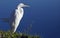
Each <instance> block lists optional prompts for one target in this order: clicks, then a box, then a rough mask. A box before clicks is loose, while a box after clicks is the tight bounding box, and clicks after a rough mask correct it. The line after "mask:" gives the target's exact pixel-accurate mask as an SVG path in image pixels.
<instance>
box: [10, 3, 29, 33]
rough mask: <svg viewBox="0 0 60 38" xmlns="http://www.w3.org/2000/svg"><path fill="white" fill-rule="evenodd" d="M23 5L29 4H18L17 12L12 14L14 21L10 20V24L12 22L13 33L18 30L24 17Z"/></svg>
mask: <svg viewBox="0 0 60 38" xmlns="http://www.w3.org/2000/svg"><path fill="white" fill-rule="evenodd" d="M23 7H29V6H27V5H24V4H23V3H20V4H19V5H18V6H17V9H16V10H15V13H14V14H13V16H12V21H11V20H10V21H11V22H10V24H11V27H12V31H13V33H14V32H15V31H16V29H17V27H18V25H19V23H20V21H21V19H22V17H23V14H24V10H23Z"/></svg>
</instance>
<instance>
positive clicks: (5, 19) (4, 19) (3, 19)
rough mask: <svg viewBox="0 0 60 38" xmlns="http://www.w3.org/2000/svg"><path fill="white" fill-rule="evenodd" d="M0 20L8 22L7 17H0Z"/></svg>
mask: <svg viewBox="0 0 60 38" xmlns="http://www.w3.org/2000/svg"><path fill="white" fill-rule="evenodd" d="M0 20H1V21H3V22H9V19H8V18H0Z"/></svg>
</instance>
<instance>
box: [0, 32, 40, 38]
mask: <svg viewBox="0 0 60 38" xmlns="http://www.w3.org/2000/svg"><path fill="white" fill-rule="evenodd" d="M0 38H40V37H39V36H37V35H36V36H33V35H27V34H22V33H11V32H10V31H8V32H4V31H0Z"/></svg>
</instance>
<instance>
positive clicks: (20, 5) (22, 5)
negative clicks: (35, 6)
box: [18, 3, 30, 8]
mask: <svg viewBox="0 0 60 38" xmlns="http://www.w3.org/2000/svg"><path fill="white" fill-rule="evenodd" d="M18 7H21V8H22V7H30V6H28V5H25V4H23V3H20V4H19V5H18Z"/></svg>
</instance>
